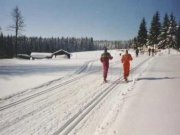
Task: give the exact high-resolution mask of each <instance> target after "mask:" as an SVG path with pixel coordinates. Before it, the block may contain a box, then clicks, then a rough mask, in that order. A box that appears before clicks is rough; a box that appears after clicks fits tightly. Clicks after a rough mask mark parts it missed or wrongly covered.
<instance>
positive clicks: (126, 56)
mask: <svg viewBox="0 0 180 135" xmlns="http://www.w3.org/2000/svg"><path fill="white" fill-rule="evenodd" d="M131 60H133V58H132V56H131V54H129V53H128V50H126V52H125V54H124V55H123V56H122V58H121V62H122V63H123V73H124V80H125V81H126V82H127V81H128V79H127V77H128V76H129V71H130V61H131Z"/></svg>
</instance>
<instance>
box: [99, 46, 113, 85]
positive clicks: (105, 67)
mask: <svg viewBox="0 0 180 135" xmlns="http://www.w3.org/2000/svg"><path fill="white" fill-rule="evenodd" d="M111 59H113V57H112V56H111V54H110V53H109V52H107V48H105V49H104V53H103V54H101V58H100V61H101V63H102V66H103V79H104V82H107V80H106V78H107V74H108V69H109V60H111Z"/></svg>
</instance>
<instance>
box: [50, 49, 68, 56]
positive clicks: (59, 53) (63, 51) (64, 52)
mask: <svg viewBox="0 0 180 135" xmlns="http://www.w3.org/2000/svg"><path fill="white" fill-rule="evenodd" d="M62 54H66V55H67V54H68V55H70V53H69V52H67V51H65V50H63V49H60V50H58V51H56V52H54V53H53V55H62Z"/></svg>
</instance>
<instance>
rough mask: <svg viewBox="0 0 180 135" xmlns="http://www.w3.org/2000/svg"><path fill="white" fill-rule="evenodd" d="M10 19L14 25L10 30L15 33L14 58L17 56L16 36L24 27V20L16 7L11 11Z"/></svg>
mask: <svg viewBox="0 0 180 135" xmlns="http://www.w3.org/2000/svg"><path fill="white" fill-rule="evenodd" d="M12 18H13V23H14V24H13V25H11V26H10V29H11V30H13V31H15V56H17V43H18V36H19V35H20V32H21V31H22V30H23V28H24V27H25V25H24V19H23V17H22V14H21V11H20V10H19V8H18V6H16V8H15V9H13V12H12Z"/></svg>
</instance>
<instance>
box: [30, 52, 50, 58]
mask: <svg viewBox="0 0 180 135" xmlns="http://www.w3.org/2000/svg"><path fill="white" fill-rule="evenodd" d="M52 56H53V54H52V53H43V52H32V53H31V57H32V58H35V59H43V58H52Z"/></svg>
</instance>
